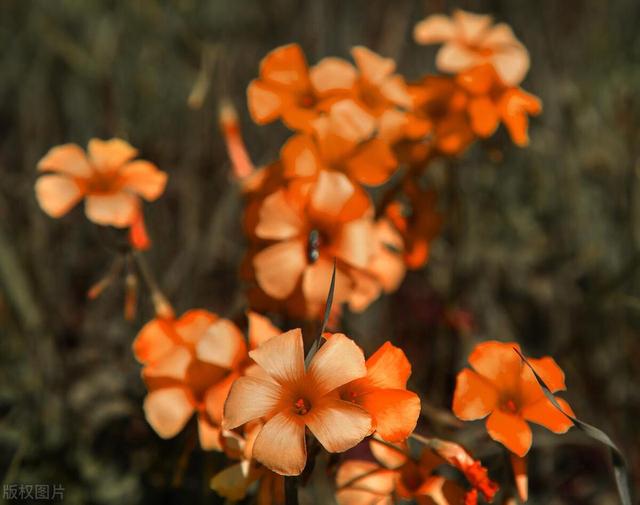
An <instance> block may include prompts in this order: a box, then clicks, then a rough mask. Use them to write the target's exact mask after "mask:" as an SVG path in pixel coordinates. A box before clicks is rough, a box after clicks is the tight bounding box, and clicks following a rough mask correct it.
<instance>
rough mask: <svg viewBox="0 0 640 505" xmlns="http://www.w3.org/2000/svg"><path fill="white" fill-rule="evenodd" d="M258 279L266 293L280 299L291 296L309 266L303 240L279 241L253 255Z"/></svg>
mask: <svg viewBox="0 0 640 505" xmlns="http://www.w3.org/2000/svg"><path fill="white" fill-rule="evenodd" d="M253 266H254V269H255V275H256V280H257V281H258V284H259V285H260V287H261V288H262V289H263V290H264V292H265V293H266V294H268V295H269V296H272V297H273V298H277V299H279V300H281V299H283V298H286V297H287V296H289V295H290V294H291V293H292V292H293V290H294V288H295V287H296V284H297V283H298V281H299V280H300V276H301V275H302V272H303V271H304V269H305V267H306V266H307V257H306V251H305V246H304V244H303V242H302V241H301V240H289V241H286V242H279V243H277V244H274V245H272V246H269V247H266V248H265V249H263V250H262V251H260V252H259V253H257V254H256V255H255V256H254V257H253Z"/></svg>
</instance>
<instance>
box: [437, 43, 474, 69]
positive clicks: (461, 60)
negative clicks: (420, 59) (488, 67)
mask: <svg viewBox="0 0 640 505" xmlns="http://www.w3.org/2000/svg"><path fill="white" fill-rule="evenodd" d="M481 61H482V59H481V58H480V56H479V55H478V54H477V53H474V52H473V51H471V50H470V49H467V48H466V47H465V46H463V45H461V44H459V43H457V42H455V41H453V42H447V43H446V44H445V45H443V46H442V47H441V48H440V49H439V50H438V53H437V55H436V67H437V68H438V70H440V71H442V72H447V73H451V74H455V73H458V72H462V71H463V70H466V69H468V68H471V67H473V66H474V65H477V64H479V63H481Z"/></svg>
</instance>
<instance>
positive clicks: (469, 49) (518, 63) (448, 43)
mask: <svg viewBox="0 0 640 505" xmlns="http://www.w3.org/2000/svg"><path fill="white" fill-rule="evenodd" d="M414 38H415V40H416V42H418V43H419V44H439V43H444V45H443V46H442V47H441V48H440V50H439V51H438V54H437V56H436V66H437V67H438V69H439V70H441V71H443V72H448V73H452V74H455V73H458V72H463V71H465V70H468V69H470V68H472V67H475V66H477V65H480V64H483V63H490V64H491V65H493V66H494V67H495V69H496V71H497V72H498V74H499V75H500V77H501V79H502V80H503V81H504V82H505V83H507V84H508V85H510V86H516V85H518V84H519V83H520V82H521V81H522V79H524V76H525V75H526V73H527V71H528V70H529V53H528V52H527V50H526V48H525V47H524V46H523V45H522V44H521V43H520V41H519V40H518V39H517V38H516V37H515V35H514V34H513V31H512V30H511V28H510V27H509V26H508V25H507V24H505V23H498V24H496V25H494V26H492V18H491V16H486V15H480V14H473V13H471V12H466V11H463V10H456V11H455V12H454V13H453V17H452V18H449V17H447V16H444V15H442V14H435V15H433V16H429V17H428V18H426V19H424V20H423V21H421V22H420V23H418V24H417V25H416V27H415V29H414Z"/></svg>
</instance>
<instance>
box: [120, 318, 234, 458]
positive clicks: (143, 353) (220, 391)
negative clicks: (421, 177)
mask: <svg viewBox="0 0 640 505" xmlns="http://www.w3.org/2000/svg"><path fill="white" fill-rule="evenodd" d="M133 352H134V354H135V356H136V358H137V360H138V361H139V362H140V363H142V364H143V365H144V368H143V370H142V376H143V378H144V380H145V382H146V384H147V388H148V389H149V394H148V395H147V397H146V399H145V401H144V411H145V415H146V418H147V421H148V422H149V424H150V425H151V426H152V427H153V429H154V430H155V431H156V433H158V435H160V436H161V437H162V438H171V437H173V436H175V435H177V434H178V433H179V432H180V431H181V430H182V428H183V427H184V426H185V424H186V423H187V421H188V420H189V419H190V418H191V416H192V415H193V414H194V413H196V412H197V413H198V431H199V435H200V444H201V445H202V448H203V449H215V450H221V445H220V424H221V422H222V408H223V404H224V400H225V398H226V396H227V393H228V391H229V388H230V387H231V384H232V383H233V381H234V380H235V379H236V377H237V376H238V375H239V373H238V371H237V368H238V366H239V364H240V363H242V361H243V360H244V359H245V356H246V345H245V343H244V339H243V337H242V334H241V333H240V331H239V330H238V328H237V327H236V326H235V325H234V324H233V323H232V322H231V321H229V320H227V319H220V318H218V316H216V315H215V314H213V313H211V312H207V311H206V310H190V311H188V312H186V313H185V314H183V315H182V317H180V318H179V319H173V318H156V319H153V320H152V321H150V322H148V323H147V324H146V325H145V326H144V327H143V328H142V330H140V333H138V335H137V337H136V339H135V341H134V342H133Z"/></svg>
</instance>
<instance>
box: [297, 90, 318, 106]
mask: <svg viewBox="0 0 640 505" xmlns="http://www.w3.org/2000/svg"><path fill="white" fill-rule="evenodd" d="M298 103H299V104H300V105H301V106H302V107H304V108H311V107H313V106H314V105H315V103H316V101H315V99H314V98H313V96H312V95H311V94H309V93H305V94H304V95H301V96H300V97H299V98H298Z"/></svg>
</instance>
